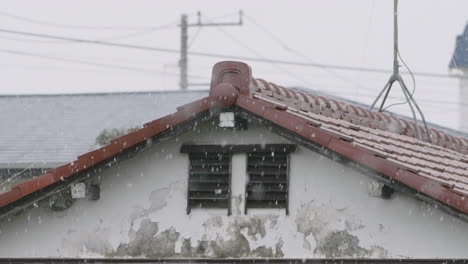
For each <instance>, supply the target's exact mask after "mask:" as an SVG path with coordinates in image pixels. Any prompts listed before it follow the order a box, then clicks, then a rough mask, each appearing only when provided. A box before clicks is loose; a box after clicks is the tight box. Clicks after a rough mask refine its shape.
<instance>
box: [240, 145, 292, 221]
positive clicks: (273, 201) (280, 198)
mask: <svg viewBox="0 0 468 264" xmlns="http://www.w3.org/2000/svg"><path fill="white" fill-rule="evenodd" d="M288 165H289V152H250V153H247V174H248V181H247V186H246V194H245V196H246V197H245V201H246V202H245V213H247V209H248V208H284V209H286V214H289V210H288V203H289V199H288V196H289V193H288V189H289V171H288V168H289V166H288Z"/></svg>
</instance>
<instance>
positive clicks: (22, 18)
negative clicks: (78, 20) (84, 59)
mask: <svg viewBox="0 0 468 264" xmlns="http://www.w3.org/2000/svg"><path fill="white" fill-rule="evenodd" d="M0 16H3V17H8V18H12V19H16V20H19V21H23V22H27V23H32V24H37V25H43V26H50V27H56V28H68V29H86V30H120V31H122V30H129V31H132V30H141V29H152V28H153V27H149V26H148V27H142V26H139V27H128V26H83V25H66V24H59V23H55V22H49V21H44V20H39V19H33V18H29V17H25V16H20V15H16V14H13V13H9V12H5V11H0Z"/></svg>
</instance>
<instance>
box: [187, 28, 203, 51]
mask: <svg viewBox="0 0 468 264" xmlns="http://www.w3.org/2000/svg"><path fill="white" fill-rule="evenodd" d="M202 29H203V28H202V27H199V28H198V29H197V31H196V32H195V35H193V37H192V38H191V39H190V41H189V42H188V44H187V49H190V47H191V46H192V45H193V43H195V40H196V39H197V38H198V35H200V32H201V31H202Z"/></svg>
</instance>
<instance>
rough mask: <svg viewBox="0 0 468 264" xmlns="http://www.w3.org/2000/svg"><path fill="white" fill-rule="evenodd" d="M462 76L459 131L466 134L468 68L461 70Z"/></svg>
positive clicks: (467, 129)
mask: <svg viewBox="0 0 468 264" xmlns="http://www.w3.org/2000/svg"><path fill="white" fill-rule="evenodd" d="M461 72H462V76H463V77H465V78H460V87H459V89H460V99H459V102H460V108H461V109H460V115H459V116H460V130H461V131H463V132H466V133H468V118H466V117H467V115H468V68H466V69H463V70H461Z"/></svg>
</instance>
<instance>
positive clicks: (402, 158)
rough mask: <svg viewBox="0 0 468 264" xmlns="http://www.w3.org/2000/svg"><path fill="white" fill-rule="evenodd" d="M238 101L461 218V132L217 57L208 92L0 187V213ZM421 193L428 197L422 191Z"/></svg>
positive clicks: (465, 162) (466, 171) (466, 177)
mask: <svg viewBox="0 0 468 264" xmlns="http://www.w3.org/2000/svg"><path fill="white" fill-rule="evenodd" d="M226 107H234V108H239V109H242V110H243V111H246V112H248V113H250V114H252V115H254V116H256V117H259V118H261V119H263V120H267V121H268V122H270V123H272V124H274V125H276V126H279V127H280V128H281V129H284V130H287V131H288V132H290V133H292V134H294V135H296V136H297V137H298V138H300V139H303V140H307V142H310V143H311V144H314V145H316V146H320V147H322V148H325V149H328V150H331V151H333V152H334V153H336V154H338V155H340V156H342V157H345V158H347V159H349V160H350V161H353V162H355V163H358V164H359V165H361V166H364V167H366V168H368V169H370V170H372V171H374V172H377V173H378V174H380V175H383V176H384V177H386V178H388V179H390V180H391V181H392V182H396V183H398V184H401V185H403V186H406V187H407V188H409V189H410V190H412V191H413V193H415V194H417V197H419V198H421V199H425V200H430V201H434V202H436V203H438V204H441V205H442V207H444V208H448V209H450V210H453V212H455V214H458V215H461V216H463V217H464V219H467V218H466V216H467V215H468V155H467V154H468V140H467V139H466V138H460V137H456V136H452V135H449V134H447V133H444V132H442V131H438V130H435V129H431V132H430V133H431V136H432V143H429V142H426V141H421V140H419V139H418V138H417V133H416V129H422V127H416V126H414V125H413V124H412V123H411V122H408V121H406V120H403V119H399V118H395V117H392V116H390V115H387V114H384V113H377V112H373V111H369V110H367V109H364V108H362V107H358V106H355V105H351V104H348V103H344V102H339V101H337V100H334V99H330V98H325V97H321V96H315V95H311V94H306V93H304V92H300V91H294V90H292V89H287V88H284V87H281V86H278V85H275V84H273V83H269V82H266V81H264V80H262V79H254V78H253V77H252V73H251V69H250V67H249V66H248V65H247V64H244V63H241V62H229V61H227V62H220V63H218V64H216V65H215V67H214V68H213V75H212V81H211V89H210V93H209V96H208V97H205V98H202V99H200V100H196V101H194V102H192V103H189V104H186V105H183V106H180V107H178V108H177V112H175V113H173V114H170V115H167V116H165V117H162V118H160V119H157V120H154V121H152V122H149V123H147V124H145V125H144V127H143V128H142V129H140V130H138V131H135V132H132V133H129V134H127V135H125V136H123V137H120V138H118V139H115V140H114V141H113V142H112V143H111V144H109V145H107V146H105V147H102V148H100V149H97V150H94V151H91V152H88V153H86V154H83V155H81V156H79V157H78V158H77V159H76V160H75V161H73V162H71V163H69V164H66V165H63V166H61V167H58V168H56V169H53V170H50V171H49V172H47V173H46V174H45V175H42V176H40V177H37V178H35V179H33V180H30V181H27V182H24V183H21V184H18V185H16V186H13V187H12V190H11V191H9V192H6V193H3V194H0V216H1V215H2V214H3V215H4V214H5V213H7V212H2V210H4V211H10V210H11V208H13V206H14V205H15V203H17V202H20V201H21V200H23V199H26V198H27V197H28V196H30V195H33V194H35V193H40V192H41V190H42V189H44V188H47V187H48V186H51V185H53V184H56V183H58V182H60V181H61V180H64V179H67V178H71V177H73V176H74V175H77V174H79V173H80V172H83V171H86V170H88V169H90V168H92V167H93V166H96V165H98V164H102V162H104V161H108V160H112V159H113V158H114V157H115V156H116V155H118V154H119V153H122V152H123V151H125V150H127V149H129V148H131V147H132V146H135V145H137V144H140V143H142V142H145V141H148V139H151V138H153V137H155V136H156V135H159V134H162V133H165V132H168V131H173V130H174V127H176V126H178V125H180V124H182V123H184V122H187V121H189V120H192V119H193V117H194V116H197V115H199V114H201V113H206V112H209V113H211V114H213V113H217V112H219V109H220V108H226ZM426 140H427V139H426ZM426 198H427V199H426Z"/></svg>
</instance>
